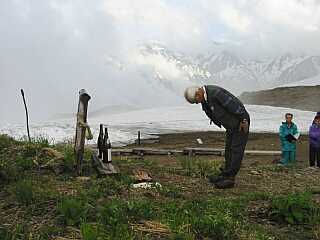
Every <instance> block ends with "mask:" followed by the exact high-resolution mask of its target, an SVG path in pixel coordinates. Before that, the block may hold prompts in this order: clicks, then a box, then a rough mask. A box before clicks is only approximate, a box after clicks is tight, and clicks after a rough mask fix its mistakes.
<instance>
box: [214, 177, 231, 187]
mask: <svg viewBox="0 0 320 240" xmlns="http://www.w3.org/2000/svg"><path fill="white" fill-rule="evenodd" d="M234 185H235V178H234V177H227V178H224V179H223V180H220V181H218V182H215V183H214V186H215V187H216V188H218V189H226V188H233V187H234Z"/></svg>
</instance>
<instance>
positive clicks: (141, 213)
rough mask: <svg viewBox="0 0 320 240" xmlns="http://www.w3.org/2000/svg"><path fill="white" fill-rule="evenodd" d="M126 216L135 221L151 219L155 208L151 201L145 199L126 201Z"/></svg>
mask: <svg viewBox="0 0 320 240" xmlns="http://www.w3.org/2000/svg"><path fill="white" fill-rule="evenodd" d="M127 212H128V216H129V217H130V218H132V219H134V220H136V221H139V220H144V219H148V220H149V219H152V218H153V217H154V216H155V210H154V207H153V205H152V203H151V202H150V201H148V200H146V199H136V200H131V201H129V202H128V203H127Z"/></svg>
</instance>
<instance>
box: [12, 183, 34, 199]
mask: <svg viewBox="0 0 320 240" xmlns="http://www.w3.org/2000/svg"><path fill="white" fill-rule="evenodd" d="M12 191H13V194H14V196H15V198H16V200H17V201H18V203H20V204H24V205H30V204H31V203H32V202H33V200H34V188H33V186H32V182H31V181H29V180H23V181H20V182H18V183H17V184H16V185H15V187H14V188H13V190H12Z"/></svg>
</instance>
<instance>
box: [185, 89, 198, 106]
mask: <svg viewBox="0 0 320 240" xmlns="http://www.w3.org/2000/svg"><path fill="white" fill-rule="evenodd" d="M199 88H200V87H199V86H191V87H188V88H186V90H185V91H184V98H185V99H186V100H187V101H188V102H189V103H191V104H193V103H197V101H196V92H197V91H198V90H199Z"/></svg>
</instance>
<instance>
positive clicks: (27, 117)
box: [21, 89, 31, 142]
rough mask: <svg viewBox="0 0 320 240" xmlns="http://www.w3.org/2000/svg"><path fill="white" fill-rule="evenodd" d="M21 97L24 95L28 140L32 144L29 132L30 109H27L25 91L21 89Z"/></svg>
mask: <svg viewBox="0 0 320 240" xmlns="http://www.w3.org/2000/svg"><path fill="white" fill-rule="evenodd" d="M21 95H22V98H23V103H24V109H25V110H26V119H27V132H28V139H29V142H31V138H30V131H29V115H28V108H27V104H26V99H25V97H24V91H23V89H21Z"/></svg>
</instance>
